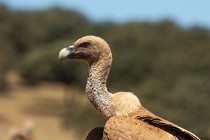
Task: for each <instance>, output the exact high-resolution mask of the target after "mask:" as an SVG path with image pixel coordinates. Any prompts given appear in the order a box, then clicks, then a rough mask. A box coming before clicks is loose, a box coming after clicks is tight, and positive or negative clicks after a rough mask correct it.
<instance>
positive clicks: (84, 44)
mask: <svg viewBox="0 0 210 140" xmlns="http://www.w3.org/2000/svg"><path fill="white" fill-rule="evenodd" d="M89 45H91V44H90V42H84V43H81V44H79V47H81V48H87V47H88V46H89Z"/></svg>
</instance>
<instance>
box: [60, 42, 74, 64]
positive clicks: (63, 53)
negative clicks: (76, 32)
mask: <svg viewBox="0 0 210 140" xmlns="http://www.w3.org/2000/svg"><path fill="white" fill-rule="evenodd" d="M73 52H74V45H71V46H69V47H67V48H63V49H62V50H61V51H60V52H59V55H58V58H59V61H60V62H62V61H63V60H64V59H67V58H69V57H70V55H71V54H73Z"/></svg>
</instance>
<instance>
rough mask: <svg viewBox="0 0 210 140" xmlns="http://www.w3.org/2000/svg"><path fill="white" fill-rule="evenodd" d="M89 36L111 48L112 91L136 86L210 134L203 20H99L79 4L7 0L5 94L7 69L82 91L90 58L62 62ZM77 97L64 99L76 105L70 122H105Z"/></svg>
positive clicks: (2, 17)
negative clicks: (17, 6) (41, 7)
mask: <svg viewBox="0 0 210 140" xmlns="http://www.w3.org/2000/svg"><path fill="white" fill-rule="evenodd" d="M84 35H96V36H100V37H102V38H104V39H105V40H106V41H107V42H108V43H109V45H110V47H111V50H112V53H113V58H114V61H113V65H112V70H111V72H110V77H109V80H108V87H109V88H110V90H111V91H113V92H116V91H118V90H123V91H127V90H129V91H132V92H134V93H135V94H136V95H137V96H138V97H139V98H140V99H141V102H142V104H143V105H144V106H146V107H147V108H149V109H150V110H151V111H152V112H154V113H156V114H158V115H159V116H161V117H163V118H167V119H168V120H170V121H172V122H174V123H177V124H179V125H180V126H183V127H185V128H187V129H189V130H191V131H193V132H195V133H196V134H197V135H198V136H199V137H200V138H201V139H206V140H207V139H210V119H209V118H210V102H209V100H210V30H209V29H207V28H204V27H199V26H196V27H190V28H182V27H180V26H178V25H177V24H176V23H175V22H174V21H171V20H167V19H165V20H161V21H159V22H155V23H153V22H146V21H144V22H143V21H141V22H129V23H124V24H116V23H111V22H104V23H94V22H92V21H90V20H89V19H88V18H86V17H84V16H83V15H81V14H80V13H78V12H75V11H68V10H62V9H59V8H52V9H49V10H46V11H12V10H10V9H8V8H7V7H5V6H3V5H1V6H0V46H1V47H0V48H1V51H0V90H1V92H0V93H2V94H3V93H4V94H7V93H9V89H10V85H9V84H8V82H7V79H6V77H5V76H6V75H7V74H8V72H9V71H16V72H17V73H18V74H19V75H20V76H21V78H22V79H23V82H22V84H23V85H25V86H35V85H37V84H40V83H43V82H50V83H62V84H63V85H64V86H67V85H69V86H74V87H76V88H79V89H80V90H83V91H84V87H85V82H86V78H87V70H88V67H87V65H85V64H83V63H81V62H75V61H69V62H64V63H59V61H58V52H59V51H60V49H62V48H63V47H66V46H68V45H70V44H72V43H73V42H74V41H75V40H76V39H78V38H80V37H82V36H84ZM79 104H80V103H79V101H78V100H76V101H74V102H72V101H70V102H69V103H66V108H71V109H69V110H68V111H66V113H64V114H63V115H62V116H61V120H62V121H63V124H65V126H66V127H67V128H68V127H70V128H78V130H80V129H82V130H84V132H83V133H86V131H88V129H89V124H90V123H92V122H94V124H95V126H97V124H103V121H101V117H99V116H98V114H97V113H96V112H94V110H92V108H89V107H87V108H85V107H81V108H80V109H81V110H80V111H75V110H74V112H72V111H71V110H72V108H73V107H74V108H76V107H77V105H78V106H79ZM90 109H91V112H93V113H89V112H90V111H89V110H90ZM86 120H87V121H86ZM73 122H74V123H73ZM82 124H85V125H82ZM81 125H82V127H81Z"/></svg>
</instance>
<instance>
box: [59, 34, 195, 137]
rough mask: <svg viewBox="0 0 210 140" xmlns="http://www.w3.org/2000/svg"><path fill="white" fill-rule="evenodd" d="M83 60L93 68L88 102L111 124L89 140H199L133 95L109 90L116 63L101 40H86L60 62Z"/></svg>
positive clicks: (64, 53)
mask: <svg viewBox="0 0 210 140" xmlns="http://www.w3.org/2000/svg"><path fill="white" fill-rule="evenodd" d="M64 59H80V60H83V61H85V62H87V63H88V64H89V76H88V80H87V84H86V93H87V96H88V99H89V100H90V102H91V103H92V105H93V106H94V107H95V108H96V110H97V111H98V112H99V113H100V114H101V115H102V116H104V117H105V118H107V122H106V124H105V126H104V128H100V127H99V128H95V129H93V130H91V131H90V133H89V134H88V136H87V138H86V140H101V139H103V140H199V138H198V137H197V136H196V135H195V134H193V133H191V132H189V131H187V130H185V129H183V128H181V127H179V126H177V125H175V124H173V123H171V122H169V121H166V120H164V119H162V118H160V117H158V116H156V115H154V114H153V113H151V112H150V111H148V110H147V109H145V108H144V107H143V106H142V105H141V103H140V101H139V99H138V98H137V97H136V96H135V95H134V94H133V93H131V92H118V93H114V94H112V93H110V92H109V91H108V90H107V87H106V81H107V78H108V74H109V70H110V68H111V63H112V53H111V50H110V48H109V45H108V44H107V43H106V41H105V40H103V39H102V38H100V37H96V36H85V37H82V38H80V39H78V40H77V41H76V42H75V43H74V44H73V45H71V46H69V47H67V48H63V49H62V50H61V51H60V52H59V60H60V61H62V60H64Z"/></svg>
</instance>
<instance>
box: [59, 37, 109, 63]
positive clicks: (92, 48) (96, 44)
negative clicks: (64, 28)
mask: <svg viewBox="0 0 210 140" xmlns="http://www.w3.org/2000/svg"><path fill="white" fill-rule="evenodd" d="M58 57H59V60H60V62H61V61H63V60H65V59H81V60H84V61H86V62H88V63H90V64H91V63H94V62H96V61H98V60H99V59H100V58H102V57H110V59H111V51H110V48H109V45H108V44H107V43H106V41H104V40H103V39H102V38H100V37H96V36H84V37H82V38H80V39H78V40H77V41H76V42H75V43H73V45H70V46H69V47H66V48H63V49H62V50H61V51H60V52H59V56H58Z"/></svg>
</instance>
